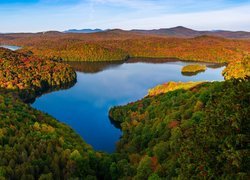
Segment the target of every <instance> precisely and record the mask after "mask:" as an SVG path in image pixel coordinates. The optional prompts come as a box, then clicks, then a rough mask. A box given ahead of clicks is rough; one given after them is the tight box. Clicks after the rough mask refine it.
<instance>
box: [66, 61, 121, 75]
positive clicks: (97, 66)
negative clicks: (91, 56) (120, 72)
mask: <svg viewBox="0 0 250 180" xmlns="http://www.w3.org/2000/svg"><path fill="white" fill-rule="evenodd" d="M67 63H68V64H69V65H71V66H72V67H73V68H74V69H75V70H76V71H80V72H83V73H97V72H101V71H104V70H105V69H109V68H114V67H118V66H120V65H122V64H123V61H119V62H67Z"/></svg>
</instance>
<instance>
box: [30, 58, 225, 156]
mask: <svg viewBox="0 0 250 180" xmlns="http://www.w3.org/2000/svg"><path fill="white" fill-rule="evenodd" d="M71 64H72V66H73V67H75V69H76V71H77V83H76V85H75V86H73V87H72V88H70V89H67V90H60V91H56V92H52V93H49V94H45V95H43V96H41V97H39V98H37V99H36V101H35V102H34V103H33V104H32V106H33V107H34V108H36V109H39V110H41V111H43V112H46V113H48V114H50V115H52V116H53V117H55V118H56V119H58V120H59V121H61V122H63V123H65V124H67V125H69V126H70V127H71V128H72V129H74V130H75V131H76V132H77V133H78V134H79V135H80V136H81V137H82V138H83V139H84V141H86V142H87V143H88V144H90V145H92V146H93V148H94V149H95V150H100V151H106V152H113V151H114V150H115V144H116V142H117V141H119V138H120V136H121V135H122V132H121V131H120V129H117V128H116V127H115V126H114V125H112V123H111V122H110V120H109V118H108V111H109V109H110V108H111V107H112V106H117V105H124V104H127V103H129V102H131V101H136V100H138V99H141V98H143V97H144V96H145V95H146V94H147V91H148V89H149V88H152V87H154V86H156V85H158V84H162V83H164V82H168V81H183V82H187V81H202V80H207V81H213V80H218V81H221V80H223V76H222V75H221V72H222V70H223V69H224V67H214V66H211V64H207V63H199V64H206V65H207V70H206V71H205V72H202V73H199V74H197V75H195V76H184V75H182V74H181V68H182V67H183V66H185V65H187V64H193V62H182V61H171V62H164V63H151V62H147V63H146V62H134V63H71Z"/></svg>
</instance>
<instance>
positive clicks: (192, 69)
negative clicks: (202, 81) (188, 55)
mask: <svg viewBox="0 0 250 180" xmlns="http://www.w3.org/2000/svg"><path fill="white" fill-rule="evenodd" d="M206 69H207V67H206V66H205V65H199V64H190V65H186V66H184V67H183V68H182V70H181V73H182V74H183V75H185V76H193V75H196V74H198V73H200V72H204V71H206Z"/></svg>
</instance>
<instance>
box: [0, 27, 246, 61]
mask: <svg viewBox="0 0 250 180" xmlns="http://www.w3.org/2000/svg"><path fill="white" fill-rule="evenodd" d="M0 44H13V45H19V46H22V47H23V48H24V49H26V50H31V51H32V52H33V53H34V54H35V55H38V56H40V57H47V58H49V59H56V60H65V61H117V60H119V61H121V60H125V59H127V58H128V57H152V58H178V59H183V60H195V61H209V62H230V61H234V60H237V59H242V58H243V56H244V55H245V54H246V53H249V52H250V41H249V40H232V39H224V38H221V37H213V36H199V37H195V38H174V37H168V36H166V37H165V36H159V35H152V34H143V33H136V32H127V31H122V30H110V31H105V32H99V33H91V34H79V33H70V34H65V33H55V32H47V33H37V34H3V35H0Z"/></svg>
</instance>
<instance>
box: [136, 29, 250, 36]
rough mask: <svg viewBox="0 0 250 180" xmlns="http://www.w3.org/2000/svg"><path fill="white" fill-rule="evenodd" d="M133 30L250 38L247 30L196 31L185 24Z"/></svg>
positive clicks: (149, 32) (164, 33)
mask: <svg viewBox="0 0 250 180" xmlns="http://www.w3.org/2000/svg"><path fill="white" fill-rule="evenodd" d="M132 32H136V33H143V34H155V35H165V36H172V37H183V38H192V37H197V36H204V35H208V36H219V37H224V38H239V39H244V38H250V32H246V31H224V30H216V31H196V30H193V29H189V28H186V27H183V26H177V27H173V28H165V29H153V30H138V29H135V30H132Z"/></svg>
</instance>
